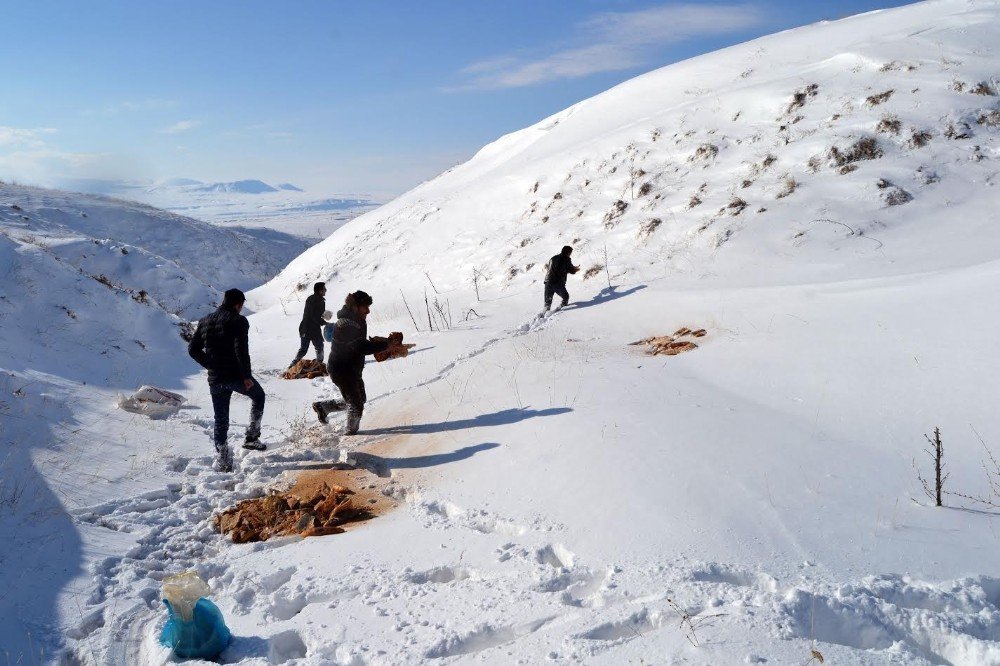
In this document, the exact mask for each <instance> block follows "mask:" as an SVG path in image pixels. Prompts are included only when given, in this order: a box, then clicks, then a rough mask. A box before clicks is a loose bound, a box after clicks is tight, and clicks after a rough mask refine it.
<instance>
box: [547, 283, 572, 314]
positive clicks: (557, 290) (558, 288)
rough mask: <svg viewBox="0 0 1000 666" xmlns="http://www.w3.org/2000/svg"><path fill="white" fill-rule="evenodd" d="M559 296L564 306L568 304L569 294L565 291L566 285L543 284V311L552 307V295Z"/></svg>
mask: <svg viewBox="0 0 1000 666" xmlns="http://www.w3.org/2000/svg"><path fill="white" fill-rule="evenodd" d="M553 294H559V297H560V298H562V304H563V305H566V303H568V302H569V292H568V291H566V283H565V282H564V283H563V284H556V283H554V282H546V283H545V309H546V310H548V309H549V308H550V307H552V295H553Z"/></svg>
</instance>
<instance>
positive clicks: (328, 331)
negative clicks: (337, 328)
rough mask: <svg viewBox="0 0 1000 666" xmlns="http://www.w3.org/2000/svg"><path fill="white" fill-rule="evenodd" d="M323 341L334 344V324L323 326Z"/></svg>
mask: <svg viewBox="0 0 1000 666" xmlns="http://www.w3.org/2000/svg"><path fill="white" fill-rule="evenodd" d="M323 339H324V340H326V341H327V342H333V324H323Z"/></svg>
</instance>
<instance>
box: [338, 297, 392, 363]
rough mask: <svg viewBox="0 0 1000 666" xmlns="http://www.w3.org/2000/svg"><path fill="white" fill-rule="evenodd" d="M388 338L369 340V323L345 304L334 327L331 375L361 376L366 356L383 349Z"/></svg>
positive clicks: (387, 343)
mask: <svg viewBox="0 0 1000 666" xmlns="http://www.w3.org/2000/svg"><path fill="white" fill-rule="evenodd" d="M388 346H389V341H388V340H369V339H368V324H367V323H365V320H364V319H362V318H361V317H359V316H358V315H357V314H356V313H355V312H354V310H353V309H352V308H350V307H347V306H344V308H343V309H341V311H340V312H338V313H337V322H336V324H334V327H333V343H332V344H331V345H330V359H329V362H328V363H327V367H328V368H329V371H330V376H331V377H360V376H361V373H362V371H363V370H364V369H365V356H367V355H368V354H374V353H376V352H380V351H383V350H384V349H386V348H387V347H388Z"/></svg>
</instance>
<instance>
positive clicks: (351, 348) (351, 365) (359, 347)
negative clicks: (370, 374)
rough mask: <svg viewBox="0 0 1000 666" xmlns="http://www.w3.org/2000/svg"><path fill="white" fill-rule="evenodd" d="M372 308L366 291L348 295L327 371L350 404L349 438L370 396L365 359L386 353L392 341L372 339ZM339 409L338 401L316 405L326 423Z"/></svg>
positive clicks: (348, 410) (336, 326)
mask: <svg viewBox="0 0 1000 666" xmlns="http://www.w3.org/2000/svg"><path fill="white" fill-rule="evenodd" d="M371 305H372V297H371V296H369V295H368V294H366V293H365V292H363V291H356V292H354V293H353V294H348V295H347V298H346V299H345V301H344V307H343V308H341V310H340V312H338V313H337V321H336V323H335V324H334V328H333V342H332V343H331V345H330V358H329V360H328V361H327V366H326V367H327V371H328V372H329V373H330V379H332V380H333V383H334V384H335V385H336V386H337V388H338V389H340V394H341V395H342V396H343V397H344V402H346V403H347V425H346V427H345V429H344V434H345V435H356V434H357V433H358V428H359V427H360V426H361V414H362V413H363V412H364V409H365V402H367V400H368V396H367V395H365V381H364V379H363V378H362V376H361V374H362V373H363V372H364V369H365V356H368V355H369V354H375V353H377V352H380V351H384V350H386V349H388V348H389V345H390V342H389V341H388V340H387V339H385V338H380V339H374V340H369V339H368V324H367V321H366V320H367V318H368V313H369V311H370V308H371ZM338 407H339V406H338V405H337V404H336V401H332V400H330V401H323V402H316V403H313V409H314V410H316V415H317V416H318V417H319V420H320V421H322V422H324V423H326V416H327V414H328V413H329V412H330V411H333V410H335V409H337V408H338Z"/></svg>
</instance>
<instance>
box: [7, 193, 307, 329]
mask: <svg viewBox="0 0 1000 666" xmlns="http://www.w3.org/2000/svg"><path fill="white" fill-rule="evenodd" d="M0 233H2V234H3V235H4V236H5V237H7V238H8V239H11V240H13V241H15V242H18V243H22V244H28V245H33V246H35V247H36V248H39V249H41V250H44V251H45V252H47V253H48V254H49V255H51V256H52V257H54V258H56V259H57V260H59V261H60V262H61V263H62V264H64V266H65V267H66V268H67V269H68V270H71V271H72V270H74V269H75V270H78V271H80V272H82V273H83V274H84V275H86V276H90V277H93V278H98V277H99V276H101V275H104V276H105V277H106V278H107V279H108V280H109V281H110V282H112V283H113V284H114V285H116V286H120V287H124V288H125V289H127V290H130V291H132V292H134V293H138V292H140V291H145V292H146V293H147V294H149V295H150V296H151V297H153V298H154V299H156V301H157V302H158V303H160V304H161V305H162V306H163V307H165V308H166V309H167V310H168V311H170V312H174V313H177V314H179V315H181V316H194V314H195V313H197V312H201V311H203V310H204V309H205V307H207V306H209V305H211V304H213V303H217V302H218V296H219V293H220V292H219V289H222V290H224V289H227V288H229V287H238V288H243V289H250V288H252V287H254V286H257V285H259V284H261V283H262V282H264V281H265V280H267V279H268V278H270V277H272V276H273V275H274V274H275V273H276V272H277V271H278V269H279V268H280V267H281V266H283V265H284V263H285V262H286V261H287V260H288V259H289V258H290V257H293V256H295V254H296V253H297V252H301V250H302V248H303V247H304V246H305V243H303V242H302V241H301V240H300V239H297V238H295V237H292V236H287V235H285V234H281V233H277V232H271V233H269V234H268V235H267V238H264V239H262V238H261V237H259V236H258V237H254V236H249V235H247V234H244V233H238V232H234V231H230V230H225V229H220V228H218V227H215V226H213V225H211V224H208V223H205V222H200V221H198V220H193V219H191V218H188V217H182V216H180V215H176V214H173V213H168V212H166V211H163V210H158V209H155V208H150V207H149V206H146V205H143V204H139V203H134V202H128V201H122V200H119V199H107V198H103V197H98V196H89V195H82V194H71V193H66V192H60V191H57V190H47V189H41V188H32V187H23V186H19V185H8V184H3V183H0ZM66 305H69V304H66Z"/></svg>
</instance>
